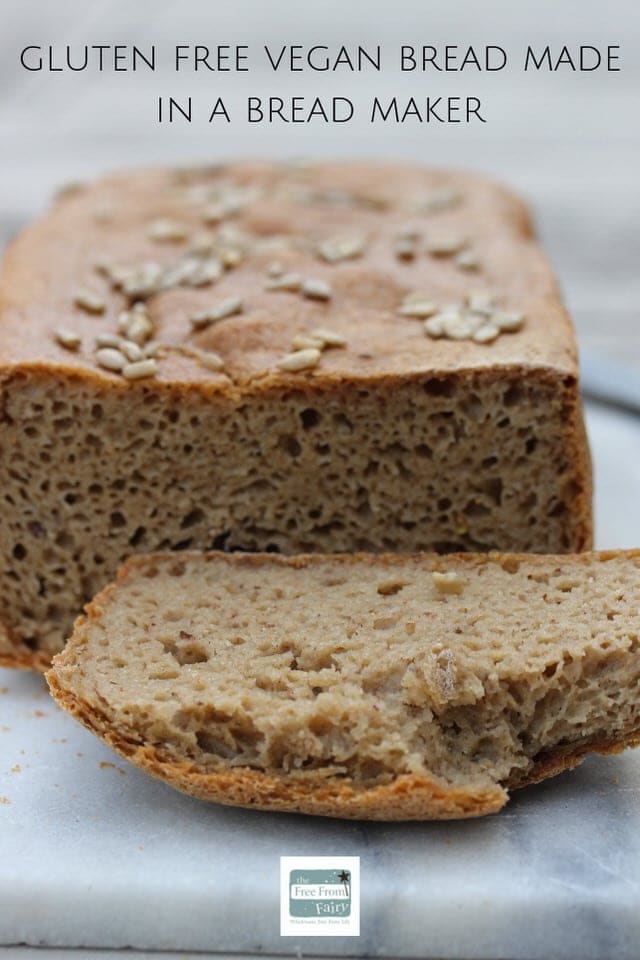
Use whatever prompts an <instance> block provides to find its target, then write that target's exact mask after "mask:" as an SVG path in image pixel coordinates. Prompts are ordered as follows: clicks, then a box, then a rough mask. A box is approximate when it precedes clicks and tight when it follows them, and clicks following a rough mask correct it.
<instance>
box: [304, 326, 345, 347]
mask: <svg viewBox="0 0 640 960" xmlns="http://www.w3.org/2000/svg"><path fill="white" fill-rule="evenodd" d="M311 336H312V337H314V338H315V339H316V340H319V341H320V342H321V343H322V344H323V346H324V347H346V345H347V341H346V340H345V338H344V337H343V336H341V335H340V334H339V333H335V332H334V331H333V330H326V329H325V328H324V327H318V328H316V329H315V330H312V331H311Z"/></svg>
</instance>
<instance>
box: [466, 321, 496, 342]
mask: <svg viewBox="0 0 640 960" xmlns="http://www.w3.org/2000/svg"><path fill="white" fill-rule="evenodd" d="M499 336H500V331H499V330H498V328H497V327H494V326H493V325H492V324H490V323H485V324H483V325H482V326H481V327H478V329H477V330H476V331H475V333H474V334H473V336H472V337H471V339H472V340H475V342H476V343H492V342H493V341H494V340H495V339H496V337H499Z"/></svg>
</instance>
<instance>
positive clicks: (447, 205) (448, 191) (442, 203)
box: [419, 187, 462, 213]
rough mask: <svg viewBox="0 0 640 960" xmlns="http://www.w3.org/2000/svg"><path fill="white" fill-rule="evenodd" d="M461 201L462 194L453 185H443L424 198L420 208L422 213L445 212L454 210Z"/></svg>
mask: <svg viewBox="0 0 640 960" xmlns="http://www.w3.org/2000/svg"><path fill="white" fill-rule="evenodd" d="M461 202H462V196H461V194H460V193H459V192H458V191H457V190H455V189H454V188H453V187H442V188H441V189H440V190H435V191H434V192H433V193H432V194H431V195H430V196H429V197H427V198H426V199H425V200H423V201H422V203H421V204H420V205H419V209H420V212H421V213H443V212H444V211H445V210H453V209H454V207H457V206H459V204H460V203H461Z"/></svg>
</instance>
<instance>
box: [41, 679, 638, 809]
mask: <svg viewBox="0 0 640 960" xmlns="http://www.w3.org/2000/svg"><path fill="white" fill-rule="evenodd" d="M46 676H47V682H48V684H49V688H50V690H51V693H52V695H53V697H54V699H55V700H56V702H57V703H58V704H59V706H61V707H62V708H63V709H64V710H66V711H67V712H68V713H70V714H71V715H72V716H74V717H75V718H76V719H77V720H79V721H80V723H82V725H83V726H84V727H86V728H87V729H88V730H90V731H91V732H92V733H94V734H96V735H97V736H98V737H100V738H101V739H102V740H104V741H105V743H107V744H108V745H109V746H110V747H111V748H112V749H113V750H115V752H116V753H118V754H119V755H120V756H121V757H123V758H124V759H125V760H128V761H129V762H130V763H133V764H134V765H135V766H136V767H139V768H140V769H141V770H143V771H144V772H145V773H148V774H150V775H151V776H153V777H155V778H156V779H158V780H163V781H164V782H165V783H168V784H169V785H170V786H172V787H175V789H177V790H180V791H181V792H182V793H186V794H188V795H189V796H192V797H195V798H196V799H198V800H207V801H211V802H214V803H221V804H224V805H226V806H235V807H245V808H247V809H252V810H268V811H276V812H282V813H304V814H311V815H314V816H321V817H338V818H341V819H347V820H382V821H399V820H464V819H468V818H471V817H481V816H486V815H487V814H492V813H498V811H500V810H501V809H502V808H503V807H504V806H505V804H506V803H507V801H508V800H509V792H508V790H509V789H519V788H522V787H526V786H529V785H531V784H536V783H540V782H541V781H542V780H546V779H548V778H549V777H555V776H557V775H558V774H560V773H563V772H564V771H565V770H573V769H574V768H575V767H577V766H579V764H581V763H582V761H583V760H584V759H585V756H586V754H588V753H601V754H615V753H621V752H622V751H623V750H625V749H626V748H627V747H635V746H638V745H640V728H638V727H635V728H633V729H630V730H629V731H627V732H625V734H624V736H623V739H616V740H606V739H599V740H591V741H585V742H582V743H576V744H567V745H565V746H562V747H559V748H558V749H557V750H554V751H552V752H551V753H548V754H545V755H544V756H541V757H539V758H538V759H536V760H535V762H534V765H533V766H532V768H531V769H530V770H529V771H528V772H527V774H526V775H524V776H518V777H517V778H515V779H514V780H512V781H510V782H509V783H507V784H506V785H505V786H502V785H500V784H493V785H487V786H486V787H485V788H478V787H476V788H473V789H472V788H470V787H467V786H455V785H452V784H448V783H446V782H445V781H443V780H441V779H439V778H436V777H433V778H430V777H427V776H417V775H415V774H405V775H402V776H399V777H396V778H395V779H394V780H393V781H392V782H391V783H388V784H382V785H376V786H365V785H363V786H359V785H355V784H354V783H353V782H349V781H336V780H334V781H327V779H326V778H324V777H317V778H314V777H312V776H309V775H306V776H305V779H304V781H302V780H295V779H293V778H289V779H287V778H285V777H273V776H269V775H268V774H266V773H263V772H261V771H258V770H251V769H250V768H242V767H239V768H234V769H228V770H224V771H215V772H212V771H208V770H200V769H198V766H197V764H196V763H188V762H185V761H183V760H178V759H176V758H175V757H172V756H171V754H170V753H169V752H168V751H162V750H160V749H158V748H157V747H153V746H151V745H149V744H146V745H145V744H140V743H139V742H136V740H135V737H134V734H133V733H132V732H128V733H127V732H125V731H124V729H118V728H116V727H115V726H114V725H113V724H111V723H110V722H109V720H108V719H107V718H106V717H105V716H104V715H102V714H100V713H99V712H97V711H96V710H95V709H93V708H92V707H91V706H90V705H89V704H87V703H86V702H83V701H82V700H79V699H78V698H76V697H74V696H73V695H72V694H71V693H70V692H69V691H68V690H64V689H63V688H62V687H61V685H60V683H59V680H58V677H57V675H56V673H55V669H54V670H50V671H49V672H48V673H47V675H46Z"/></svg>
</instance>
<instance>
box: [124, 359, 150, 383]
mask: <svg viewBox="0 0 640 960" xmlns="http://www.w3.org/2000/svg"><path fill="white" fill-rule="evenodd" d="M157 372H158V364H157V363H156V361H155V360H153V359H151V358H149V359H147V360H138V361H136V362H135V363H127V364H126V366H124V367H123V368H122V376H123V377H124V378H125V380H142V379H143V378H144V377H152V376H153V375H154V374H155V373H157Z"/></svg>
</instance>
